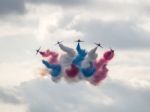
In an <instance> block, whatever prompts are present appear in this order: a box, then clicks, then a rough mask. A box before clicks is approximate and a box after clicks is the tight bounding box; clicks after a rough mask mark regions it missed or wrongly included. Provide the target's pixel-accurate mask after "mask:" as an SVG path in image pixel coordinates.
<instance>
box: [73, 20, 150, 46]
mask: <svg viewBox="0 0 150 112" xmlns="http://www.w3.org/2000/svg"><path fill="white" fill-rule="evenodd" d="M73 29H76V30H77V31H81V32H83V33H84V34H85V39H86V40H87V41H91V42H94V41H95V42H98V41H100V42H102V43H104V44H106V45H107V46H109V45H110V46H113V47H115V48H125V49H129V48H150V44H149V43H150V39H149V36H150V33H147V32H144V31H142V30H139V29H138V28H136V23H134V22H133V21H132V22H119V21H116V22H101V21H98V20H91V21H88V22H84V21H80V22H79V23H78V24H77V25H75V26H73ZM108 43H109V45H108ZM104 46H105V45H104Z"/></svg>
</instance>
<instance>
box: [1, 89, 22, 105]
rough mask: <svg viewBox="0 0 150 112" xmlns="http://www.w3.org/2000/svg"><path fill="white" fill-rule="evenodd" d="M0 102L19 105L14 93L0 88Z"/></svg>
mask: <svg viewBox="0 0 150 112" xmlns="http://www.w3.org/2000/svg"><path fill="white" fill-rule="evenodd" d="M0 102H2V103H11V104H19V103H20V99H19V98H18V97H17V96H16V94H15V93H14V91H12V90H8V89H4V88H0Z"/></svg>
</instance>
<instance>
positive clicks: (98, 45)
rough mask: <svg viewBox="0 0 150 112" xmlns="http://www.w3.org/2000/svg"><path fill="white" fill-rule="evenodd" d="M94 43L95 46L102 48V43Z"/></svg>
mask: <svg viewBox="0 0 150 112" xmlns="http://www.w3.org/2000/svg"><path fill="white" fill-rule="evenodd" d="M94 44H95V45H97V47H101V48H103V47H102V45H101V44H100V43H94Z"/></svg>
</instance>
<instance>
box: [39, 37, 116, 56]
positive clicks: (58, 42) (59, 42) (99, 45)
mask: <svg viewBox="0 0 150 112" xmlns="http://www.w3.org/2000/svg"><path fill="white" fill-rule="evenodd" d="M62 42H63V41H57V43H56V45H58V44H61V43H62ZM74 42H77V43H80V42H85V41H83V40H80V39H78V40H76V41H74ZM94 44H95V45H96V46H97V47H101V48H103V46H102V45H101V44H100V43H94ZM40 49H41V47H39V49H37V50H36V55H37V54H38V53H39V52H40ZM110 50H111V51H113V52H114V50H113V49H111V48H110Z"/></svg>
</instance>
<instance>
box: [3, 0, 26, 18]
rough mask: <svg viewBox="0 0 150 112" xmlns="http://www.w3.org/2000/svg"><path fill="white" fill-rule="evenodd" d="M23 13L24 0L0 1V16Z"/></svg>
mask: <svg viewBox="0 0 150 112" xmlns="http://www.w3.org/2000/svg"><path fill="white" fill-rule="evenodd" d="M24 12H25V4H24V0H0V15H6V14H13V13H16V14H22V13H24Z"/></svg>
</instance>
